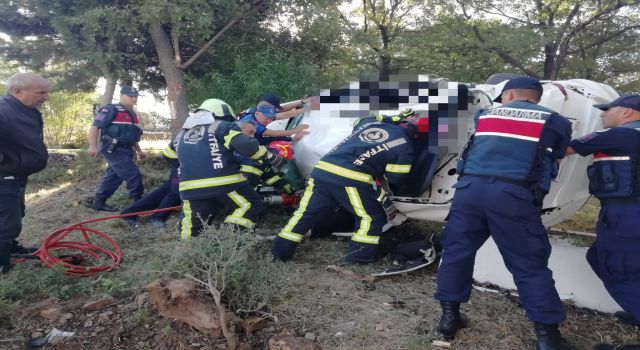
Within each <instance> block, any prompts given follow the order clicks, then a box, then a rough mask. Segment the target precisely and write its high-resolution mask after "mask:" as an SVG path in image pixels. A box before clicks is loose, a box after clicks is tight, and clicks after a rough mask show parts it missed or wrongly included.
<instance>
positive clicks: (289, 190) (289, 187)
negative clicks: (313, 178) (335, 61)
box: [282, 184, 298, 195]
mask: <svg viewBox="0 0 640 350" xmlns="http://www.w3.org/2000/svg"><path fill="white" fill-rule="evenodd" d="M297 190H298V188H297V187H296V186H295V185H294V184H286V185H284V186H282V192H284V193H285V194H288V195H292V194H294V193H296V191H297Z"/></svg>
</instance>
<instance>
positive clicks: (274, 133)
mask: <svg viewBox="0 0 640 350" xmlns="http://www.w3.org/2000/svg"><path fill="white" fill-rule="evenodd" d="M307 128H309V125H307V124H300V125H298V126H296V128H295V129H293V130H271V129H267V130H265V131H264V132H263V133H262V135H260V136H261V137H283V136H293V135H296V136H295V140H296V141H298V140H300V139H301V138H302V137H303V136H304V135H306V134H308V133H309V132H308V131H306V129H307ZM298 135H301V136H298Z"/></svg>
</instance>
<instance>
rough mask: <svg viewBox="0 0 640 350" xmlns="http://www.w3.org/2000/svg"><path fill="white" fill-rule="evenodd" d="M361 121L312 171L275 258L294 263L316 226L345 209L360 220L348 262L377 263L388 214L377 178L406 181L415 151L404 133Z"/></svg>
mask: <svg viewBox="0 0 640 350" xmlns="http://www.w3.org/2000/svg"><path fill="white" fill-rule="evenodd" d="M363 123H364V124H362V125H360V126H357V127H356V129H355V131H354V133H353V134H351V135H350V136H349V137H347V138H346V139H344V140H343V141H342V142H340V143H339V144H338V145H337V146H335V147H334V148H333V149H332V150H331V151H330V152H329V153H327V154H326V155H325V156H324V157H322V159H320V161H318V163H317V164H316V166H315V168H314V169H313V170H312V172H311V176H310V179H309V183H308V186H307V188H306V190H305V192H304V194H303V196H302V199H301V201H300V207H299V208H298V210H296V212H295V213H294V214H293V217H292V218H291V219H290V220H289V222H288V223H287V225H286V226H285V227H284V228H283V229H282V231H280V233H279V234H278V236H277V237H276V239H275V240H274V242H273V245H272V248H271V252H272V253H273V255H274V256H275V257H276V258H278V259H281V260H287V259H290V258H291V257H292V256H293V253H294V250H295V247H296V246H297V244H298V243H299V242H300V241H301V240H302V237H303V235H304V234H305V233H306V232H307V231H308V230H309V229H311V228H312V227H313V225H314V224H315V222H316V221H317V220H322V218H323V216H324V215H325V214H326V213H327V211H331V210H334V209H335V208H336V206H337V205H341V206H343V207H344V208H345V209H347V210H348V211H349V212H351V214H353V215H354V216H355V217H356V224H355V228H354V231H355V232H354V234H353V236H352V238H351V243H350V245H349V250H348V253H347V255H346V257H345V259H346V260H347V261H350V262H356V263H368V262H372V261H374V260H376V259H377V249H378V241H379V238H380V234H381V233H382V227H383V226H384V224H385V223H386V214H385V212H384V210H383V208H382V206H381V205H380V203H379V202H378V200H377V199H378V198H377V197H378V195H377V192H376V189H375V179H381V178H382V177H383V176H385V177H386V178H387V180H388V181H389V182H391V183H399V182H401V181H403V180H404V179H405V178H406V176H407V175H408V174H409V172H410V170H411V165H412V163H413V158H414V152H413V146H412V140H411V139H409V137H408V135H407V132H406V129H404V128H402V127H400V126H397V125H391V124H384V123H380V122H369V123H367V122H366V121H363Z"/></svg>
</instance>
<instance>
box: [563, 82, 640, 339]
mask: <svg viewBox="0 0 640 350" xmlns="http://www.w3.org/2000/svg"><path fill="white" fill-rule="evenodd" d="M594 107H595V108H598V109H601V110H602V114H601V117H602V124H603V126H604V127H605V128H607V129H604V130H600V131H596V132H594V133H591V134H588V135H586V136H583V137H580V138H578V139H575V140H572V141H571V143H570V144H569V148H568V149H567V154H573V153H578V154H580V155H581V156H588V155H591V154H593V155H594V159H593V165H591V166H590V167H589V169H588V170H587V175H588V176H589V192H591V194H592V195H594V196H595V197H596V198H598V199H599V200H600V207H601V208H600V215H599V216H598V223H597V224H596V233H597V235H596V241H595V243H593V245H591V247H590V248H589V250H588V251H587V261H588V262H589V264H590V265H591V268H592V269H593V271H594V272H595V273H596V275H598V277H599V278H600V279H601V280H602V282H603V283H604V286H605V288H606V289H607V291H608V292H609V294H610V295H611V296H612V297H613V299H614V300H615V301H616V302H617V303H618V305H620V306H621V307H622V309H623V310H624V311H619V312H616V313H615V315H616V317H618V318H619V319H620V320H621V321H622V322H624V323H626V324H630V325H633V326H640V302H639V300H640V255H638V252H640V232H639V231H638V226H640V163H639V162H640V95H624V96H620V97H619V98H617V99H615V100H614V101H612V102H610V103H605V104H599V105H594ZM596 349H601V350H605V349H629V350H634V349H637V350H640V344H636V345H623V346H619V347H615V346H614V345H609V344H600V345H598V347H596Z"/></svg>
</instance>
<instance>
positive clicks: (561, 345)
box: [535, 322, 573, 350]
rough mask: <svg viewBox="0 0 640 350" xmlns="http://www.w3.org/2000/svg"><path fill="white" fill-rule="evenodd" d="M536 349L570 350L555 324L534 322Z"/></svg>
mask: <svg viewBox="0 0 640 350" xmlns="http://www.w3.org/2000/svg"><path fill="white" fill-rule="evenodd" d="M535 331H536V337H537V338H538V339H537V341H536V350H571V349H573V348H571V347H570V346H569V344H567V342H566V341H565V340H564V339H563V338H562V336H561V335H560V331H559V330H558V325H557V324H546V323H540V322H535Z"/></svg>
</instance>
